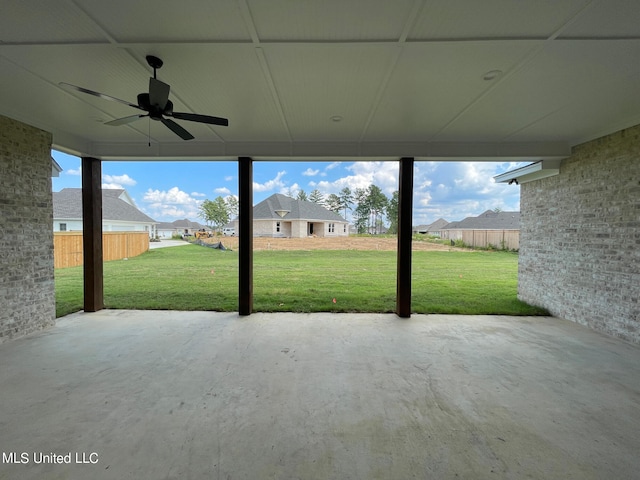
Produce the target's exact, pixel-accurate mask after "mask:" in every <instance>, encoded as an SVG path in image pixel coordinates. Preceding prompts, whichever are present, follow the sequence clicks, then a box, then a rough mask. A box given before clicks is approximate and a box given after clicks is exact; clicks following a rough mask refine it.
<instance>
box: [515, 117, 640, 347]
mask: <svg viewBox="0 0 640 480" xmlns="http://www.w3.org/2000/svg"><path fill="white" fill-rule="evenodd" d="M520 194H521V212H522V217H521V231H520V235H521V237H520V261H519V262H520V263H519V286H518V295H519V298H520V299H522V300H523V301H525V302H528V303H531V304H534V305H539V306H542V307H545V308H547V309H548V310H549V311H550V312H551V313H552V314H553V315H555V316H558V317H561V318H565V319H568V320H572V321H574V322H578V323H581V324H584V325H587V326H589V327H591V328H594V329H596V330H599V331H601V332H603V333H606V334H609V335H613V336H616V337H619V338H623V339H625V340H628V341H631V342H634V343H640V301H639V298H638V297H640V125H639V126H636V127H633V128H629V129H626V130H622V131H619V132H617V133H614V134H612V135H609V136H606V137H603V138H600V139H597V140H594V141H591V142H588V143H585V144H582V145H579V146H576V147H574V148H573V151H572V155H571V157H570V158H568V159H566V160H564V161H563V162H562V165H561V168H560V174H559V175H557V176H554V177H549V178H545V179H542V180H538V181H533V182H530V183H525V184H523V185H522V186H521V191H520Z"/></svg>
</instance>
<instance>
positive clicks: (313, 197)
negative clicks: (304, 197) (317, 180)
mask: <svg viewBox="0 0 640 480" xmlns="http://www.w3.org/2000/svg"><path fill="white" fill-rule="evenodd" d="M309 201H310V202H313V203H317V204H318V205H323V204H324V195H322V194H321V193H320V190H318V189H317V188H316V189H315V190H313V191H312V192H311V193H310V194H309Z"/></svg>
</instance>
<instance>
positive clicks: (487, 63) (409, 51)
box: [365, 41, 540, 141]
mask: <svg viewBox="0 0 640 480" xmlns="http://www.w3.org/2000/svg"><path fill="white" fill-rule="evenodd" d="M539 45H540V42H537V41H522V42H516V43H502V42H462V43H460V42H447V43H433V44H432V43H426V44H414V43H410V44H408V45H406V46H405V48H404V49H403V52H402V55H401V56H400V59H399V61H398V64H397V67H396V69H395V70H394V72H393V75H392V77H391V78H390V80H389V84H388V86H387V88H386V90H385V92H384V95H383V96H382V99H381V101H380V105H379V107H378V108H377V109H376V112H375V116H374V117H373V120H372V121H371V124H370V125H369V127H368V129H367V131H366V135H365V139H366V140H371V141H379V140H389V139H392V138H393V139H398V138H400V139H402V140H404V141H429V140H432V139H433V138H434V137H436V135H437V133H438V132H439V131H440V130H441V129H442V128H444V127H445V126H446V125H447V124H448V123H449V122H450V121H451V120H453V119H454V118H455V117H456V116H457V115H458V114H459V113H460V112H461V111H463V110H464V109H465V108H466V107H467V106H468V105H469V104H470V103H471V102H473V101H474V100H475V99H476V98H478V97H479V96H480V95H482V94H483V93H484V92H486V91H487V90H488V89H490V88H492V87H493V86H494V82H496V81H499V78H498V79H495V80H492V81H487V80H484V79H483V76H484V75H485V74H486V73H487V72H489V71H493V70H500V71H503V72H508V71H509V70H510V69H512V68H513V67H514V66H515V65H517V64H518V62H520V61H521V60H522V58H524V57H526V56H527V55H528V53H529V52H530V51H532V50H533V49H535V48H536V47H537V46H539ZM469 136H470V134H469V133H468V132H465V134H464V135H462V136H461V137H460V140H467V139H468V137H469ZM474 140H475V139H474Z"/></svg>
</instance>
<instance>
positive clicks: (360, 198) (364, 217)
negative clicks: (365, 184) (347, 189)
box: [353, 188, 370, 233]
mask: <svg viewBox="0 0 640 480" xmlns="http://www.w3.org/2000/svg"><path fill="white" fill-rule="evenodd" d="M353 199H354V201H355V203H356V209H355V210H354V211H353V220H354V222H353V223H354V226H355V227H356V231H357V232H358V233H366V232H367V229H368V228H369V212H370V209H369V203H368V195H367V190H365V189H364V188H356V190H355V192H354V193H353Z"/></svg>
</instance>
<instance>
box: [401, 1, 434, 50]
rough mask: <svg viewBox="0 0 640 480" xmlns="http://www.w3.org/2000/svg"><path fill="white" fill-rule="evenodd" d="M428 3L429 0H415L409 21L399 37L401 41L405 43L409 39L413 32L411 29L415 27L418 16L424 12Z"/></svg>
mask: <svg viewBox="0 0 640 480" xmlns="http://www.w3.org/2000/svg"><path fill="white" fill-rule="evenodd" d="M426 4H427V0H415V1H414V2H413V7H412V8H411V12H409V16H408V18H407V21H406V22H405V24H404V28H403V29H402V33H401V34H400V38H399V39H398V42H399V43H405V42H406V41H407V37H408V36H409V34H410V33H411V30H413V27H414V26H415V24H416V22H417V21H418V18H419V16H420V14H421V13H422V10H424V7H425V6H426Z"/></svg>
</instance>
